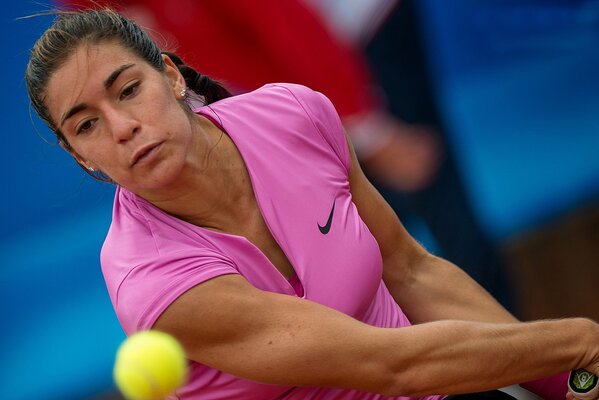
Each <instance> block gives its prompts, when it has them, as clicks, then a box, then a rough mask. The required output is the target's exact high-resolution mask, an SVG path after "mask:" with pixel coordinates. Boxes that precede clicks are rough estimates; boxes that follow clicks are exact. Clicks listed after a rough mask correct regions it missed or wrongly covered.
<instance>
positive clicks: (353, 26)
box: [62, 0, 516, 311]
mask: <svg viewBox="0 0 599 400" xmlns="http://www.w3.org/2000/svg"><path fill="white" fill-rule="evenodd" d="M98 3H99V4H106V5H110V6H116V7H120V8H121V9H122V10H123V12H124V14H125V15H127V16H129V17H131V18H132V19H133V20H136V21H137V22H139V23H140V25H142V26H144V27H146V28H148V29H149V31H150V33H151V34H153V35H154V38H155V39H156V40H158V41H159V42H166V44H167V45H169V46H173V45H176V48H177V52H178V53H179V54H181V55H183V56H184V57H185V58H186V60H188V62H189V64H190V65H193V66H194V67H196V68H197V69H198V70H200V71H202V72H203V73H206V74H208V75H211V76H214V77H216V78H218V79H220V80H222V81H224V82H226V83H227V84H228V85H229V86H230V87H232V88H233V91H234V92H243V91H247V90H253V89H255V88H258V87H260V86H262V85H263V84H265V83H268V82H296V83H301V84H304V85H306V86H309V87H311V88H313V89H315V90H318V91H320V92H322V93H324V94H325V95H327V96H328V97H329V98H330V99H331V101H332V102H333V104H334V105H335V107H336V109H337V111H338V112H339V114H340V116H341V118H342V119H343V122H344V125H345V127H346V129H347V131H348V134H349V136H350V137H351V140H352V142H353V144H354V146H355V148H356V152H357V155H358V158H359V159H360V162H361V163H362V165H363V166H364V169H365V172H366V173H367V175H368V176H369V178H370V179H371V180H372V181H373V183H374V184H375V186H376V187H377V189H378V190H379V191H380V192H381V193H382V194H383V196H384V197H385V199H386V200H387V201H388V202H389V203H390V204H391V206H392V207H393V209H394V210H395V211H396V213H397V214H398V215H399V216H400V218H401V219H402V220H404V221H406V222H407V224H408V225H407V226H408V229H409V228H410V221H415V222H416V223H420V224H422V223H424V225H425V226H426V228H427V229H428V231H430V233H431V234H432V236H433V239H434V243H433V245H434V246H435V247H438V250H439V251H440V255H442V256H443V257H445V258H447V259H448V260H450V261H452V262H454V263H456V264H457V265H459V266H460V267H461V268H463V269H464V270H465V271H466V272H467V273H468V274H469V275H470V276H472V277H473V278H474V279H475V280H476V281H477V282H478V283H480V284H481V285H482V286H483V287H485V288H486V289H487V290H488V291H489V292H490V293H491V294H492V295H493V296H494V297H495V298H497V299H498V300H499V301H500V303H502V304H503V305H504V306H505V307H507V308H508V309H510V310H511V311H516V310H514V305H513V300H512V289H511V287H510V285H509V284H508V280H507V279H506V270H505V267H504V264H503V262H502V260H501V257H500V255H499V254H498V252H497V251H496V249H495V247H494V245H493V243H491V241H490V240H489V238H488V236H487V234H486V232H484V231H483V229H482V228H481V226H480V225H479V221H478V220H477V217H476V216H475V214H474V211H473V209H472V205H471V204H470V200H469V198H468V196H467V194H466V191H465V188H464V184H463V182H462V179H461V177H460V174H459V171H458V169H457V166H456V163H455V160H454V159H453V153H452V151H451V148H450V146H449V143H448V142H447V140H446V136H445V127H444V124H443V121H442V118H440V115H439V112H438V109H437V106H436V102H435V99H434V93H433V90H432V87H431V82H430V79H429V75H428V71H427V65H426V60H425V54H424V50H423V48H422V43H421V40H420V32H419V27H418V16H417V15H416V12H415V7H414V4H413V3H412V2H411V1H401V2H397V1H393V0H378V1H365V0H353V1H349V2H347V1H336V0H331V1H324V2H323V1H317V0H313V1H312V0H303V1H302V0H286V1H255V0H220V1H193V2H190V1H183V0H178V1H171V2H164V1H160V0H125V1H110V0H109V1H106V0H103V1H94V0H90V1H85V0H84V1H70V2H69V1H68V2H66V5H68V6H80V7H85V6H90V5H91V6H93V5H94V4H98ZM62 4H65V3H62ZM206 39H209V40H206ZM369 64H370V65H372V67H370V66H369ZM414 218H416V219H414Z"/></svg>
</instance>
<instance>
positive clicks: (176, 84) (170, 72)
mask: <svg viewBox="0 0 599 400" xmlns="http://www.w3.org/2000/svg"><path fill="white" fill-rule="evenodd" d="M162 59H163V60H164V64H165V65H166V68H165V74H166V76H167V78H168V80H169V83H170V85H171V87H172V89H173V92H174V93H175V97H176V98H177V99H179V100H183V98H184V97H185V96H184V95H181V93H182V91H183V89H185V88H186V86H187V85H186V83H185V78H183V75H182V74H181V71H179V68H177V66H176V65H175V63H174V62H173V60H172V59H171V58H170V57H169V56H168V55H166V54H164V53H163V54H162Z"/></svg>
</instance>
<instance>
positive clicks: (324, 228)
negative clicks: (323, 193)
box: [317, 200, 335, 235]
mask: <svg viewBox="0 0 599 400" xmlns="http://www.w3.org/2000/svg"><path fill="white" fill-rule="evenodd" d="M334 212H335V200H333V208H331V213H330V214H329V219H327V223H326V225H325V226H320V224H318V223H317V225H318V229H320V233H322V234H323V235H326V234H327V233H329V231H330V230H331V222H333V213H334Z"/></svg>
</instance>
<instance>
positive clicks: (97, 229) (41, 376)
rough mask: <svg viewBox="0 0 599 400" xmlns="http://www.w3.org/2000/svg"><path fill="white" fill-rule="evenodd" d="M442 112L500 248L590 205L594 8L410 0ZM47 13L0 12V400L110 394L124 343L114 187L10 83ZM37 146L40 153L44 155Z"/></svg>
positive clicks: (597, 33) (596, 83) (596, 94)
mask: <svg viewBox="0 0 599 400" xmlns="http://www.w3.org/2000/svg"><path fill="white" fill-rule="evenodd" d="M420 7H421V8H422V11H423V13H422V14H423V15H425V16H426V18H425V21H424V26H425V27H426V30H427V33H428V34H427V35H426V37H427V45H428V48H429V55H430V56H431V58H432V60H433V66H434V73H435V86H436V89H437V94H438V96H439V97H440V99H441V100H442V111H443V113H444V116H445V117H446V119H447V120H448V121H449V126H450V128H451V129H450V130H451V135H452V136H451V140H452V141H453V143H454V144H455V148H456V150H457V152H458V154H459V157H458V159H459V160H460V166H461V169H462V171H463V173H464V176H465V178H466V181H467V187H468V190H469V193H470V195H471V196H472V199H473V201H474V204H475V207H476V210H477V213H478V214H479V216H480V218H481V220H482V221H483V224H484V226H485V228H486V230H487V231H488V232H489V233H490V234H491V235H492V237H493V238H494V239H495V240H496V241H497V242H498V243H502V242H505V241H507V240H510V239H511V238H514V237H517V236H518V235H520V234H522V233H525V232H529V231H533V230H535V229H538V228H539V227H540V226H542V225H543V224H545V223H547V222H548V221H552V220H554V219H556V218H560V217H561V216H563V215H567V214H569V213H572V212H573V210H576V209H578V208H580V207H584V206H588V205H592V204H596V203H597V201H598V197H599V157H597V155H596V153H597V151H598V150H599V73H598V72H597V71H599V52H598V51H597V48H598V45H599V1H582V0H578V1H576V0H561V1H557V0H554V1H549V0H544V1H531V0H521V1H515V0H514V1H508V0H502V1H486V2H484V4H482V2H479V1H474V0H470V1H468V0H454V1H451V2H448V1H443V0H422V1H421V3H420ZM46 8H48V7H45V6H40V5H39V4H37V3H33V2H11V3H8V5H4V6H3V7H2V9H1V11H0V12H1V13H2V14H1V19H0V29H1V30H2V31H1V32H0V40H1V41H2V50H3V56H4V59H3V60H4V61H3V62H2V63H1V67H0V68H2V76H4V79H3V82H4V83H3V85H2V86H3V87H4V89H3V90H2V98H1V100H0V101H1V104H2V109H3V110H4V112H3V116H4V117H3V120H4V121H5V122H4V124H3V126H4V128H3V135H4V145H3V146H2V147H1V149H0V152H1V159H2V162H3V168H2V169H1V171H0V174H2V181H4V182H5V183H6V185H5V186H6V187H5V189H6V193H5V196H2V198H1V200H0V201H1V202H2V207H1V209H2V229H1V232H0V234H1V235H2V237H1V241H0V265H1V269H0V276H1V279H0V285H1V288H0V289H1V290H0V293H1V294H0V296H1V300H2V301H1V303H0V304H1V306H2V311H3V315H4V321H5V322H4V323H3V329H2V339H1V341H0V346H2V347H1V349H0V350H1V352H0V354H2V356H1V361H0V398H4V399H69V398H72V399H78V398H90V397H92V396H94V395H97V394H99V393H102V392H104V391H107V390H110V389H111V387H112V378H111V368H112V362H113V359H114V352H115V351H116V348H117V346H118V345H119V343H120V341H121V340H122V339H123V338H124V334H123V332H122V330H121V328H120V326H119V325H118V322H117V320H116V316H115V314H114V312H113V310H112V307H111V305H110V301H109V298H108V294H107V291H106V288H105V286H104V282H103V280H102V276H101V271H100V266H99V257H98V255H99V250H100V247H101V245H102V241H103V238H104V235H105V232H106V230H107V229H108V226H109V224H110V214H111V204H112V194H113V188H112V187H111V186H110V185H106V184H100V183H96V182H94V181H92V180H91V179H90V178H89V177H87V175H86V174H85V173H84V172H83V171H81V170H80V168H79V167H78V166H76V164H75V163H74V162H73V161H72V160H71V159H70V157H69V156H67V155H66V153H64V152H63V151H62V150H61V149H60V148H58V147H57V146H56V145H54V144H53V143H54V141H53V138H52V134H51V133H50V132H49V131H48V130H47V129H46V128H45V126H44V125H43V123H41V122H40V121H39V120H38V119H37V117H36V116H34V115H31V114H30V111H29V103H28V99H27V95H26V89H25V84H24V80H23V72H24V69H25V65H26V63H27V58H28V52H29V49H30V47H31V46H32V44H33V43H34V41H35V40H36V39H37V37H39V35H40V34H41V33H42V32H43V30H44V29H45V28H46V27H47V26H48V24H49V23H50V19H49V18H47V17H38V18H33V19H26V20H16V18H17V17H20V16H24V15H29V14H32V13H35V12H38V11H40V10H44V9H46ZM46 141H49V143H47V142H46Z"/></svg>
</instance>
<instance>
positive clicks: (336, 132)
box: [275, 84, 351, 173]
mask: <svg viewBox="0 0 599 400" xmlns="http://www.w3.org/2000/svg"><path fill="white" fill-rule="evenodd" d="M275 85H276V86H282V87H284V88H286V89H287V90H289V91H290V92H291V94H292V95H293V96H294V97H295V99H296V100H297V102H298V103H299V104H300V105H301V106H302V108H303V109H304V111H305V112H306V114H307V115H308V117H309V118H310V120H311V121H312V123H313V124H314V126H315V127H316V129H317V130H318V132H319V133H320V134H321V135H322V137H323V138H324V139H325V141H326V142H327V143H328V144H329V146H331V148H332V149H333V151H334V152H335V154H336V155H337V157H338V158H339V160H340V161H341V162H342V163H343V165H344V166H345V168H346V169H347V172H348V173H349V168H350V164H351V161H350V155H349V148H348V145H347V139H346V137H345V131H344V129H343V124H342V123H341V118H340V117H339V114H338V113H337V110H336V109H335V106H334V105H333V103H332V102H331V101H330V100H329V99H328V98H327V97H326V96H325V95H324V94H322V93H320V92H317V91H314V90H312V89H310V88H308V87H306V86H302V85H296V84H284V85H283V84H275Z"/></svg>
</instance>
